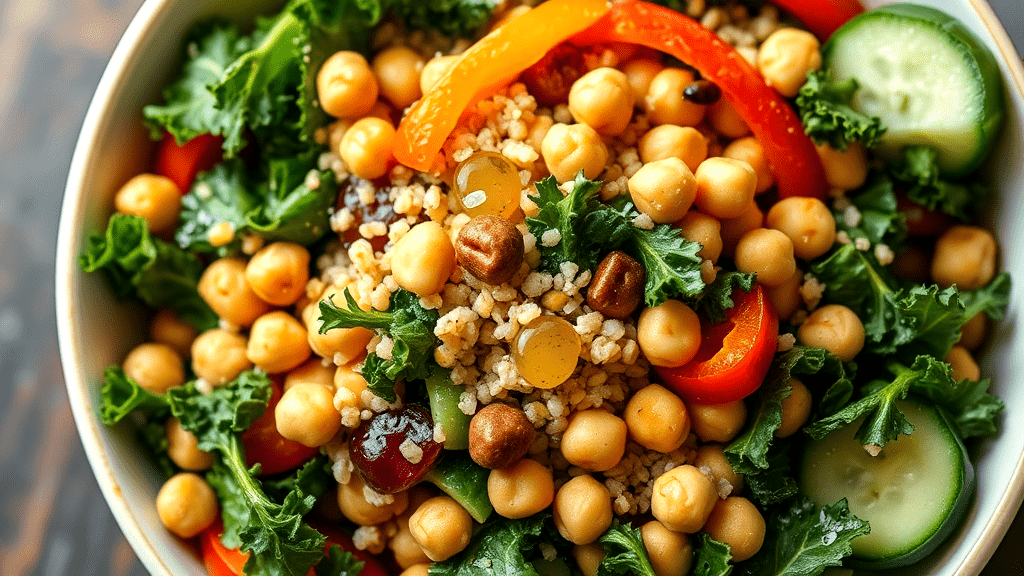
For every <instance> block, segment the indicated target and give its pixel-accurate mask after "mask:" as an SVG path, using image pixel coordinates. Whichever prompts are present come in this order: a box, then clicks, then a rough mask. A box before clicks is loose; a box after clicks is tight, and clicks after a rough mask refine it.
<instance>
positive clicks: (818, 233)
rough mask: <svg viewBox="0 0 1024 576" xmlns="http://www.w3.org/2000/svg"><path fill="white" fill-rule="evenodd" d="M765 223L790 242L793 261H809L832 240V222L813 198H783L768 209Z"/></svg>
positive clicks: (833, 228) (818, 254) (834, 239)
mask: <svg viewBox="0 0 1024 576" xmlns="http://www.w3.org/2000/svg"><path fill="white" fill-rule="evenodd" d="M765 223H766V224H767V226H768V227H769V228H774V229H775V230H778V231H780V232H782V233H783V234H785V235H786V236H788V237H789V239H790V240H792V241H793V253H794V254H795V255H796V257H797V258H802V259H804V260H813V259H815V258H817V257H818V256H821V255H822V254H824V253H826V252H828V251H829V250H830V249H831V248H832V244H834V243H835V241H836V220H835V218H834V217H833V216H832V212H831V211H830V210H829V209H828V206H825V203H824V202H822V201H821V200H818V199H817V198H801V197H797V196H794V197H792V198H784V199H782V200H779V201H778V202H776V203H775V205H774V206H772V207H771V208H770V209H769V210H768V215H767V217H766V218H765Z"/></svg>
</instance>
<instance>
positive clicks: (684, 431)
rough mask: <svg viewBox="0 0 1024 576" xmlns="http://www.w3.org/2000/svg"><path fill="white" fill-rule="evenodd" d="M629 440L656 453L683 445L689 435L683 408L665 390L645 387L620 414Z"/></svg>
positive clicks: (684, 407)
mask: <svg viewBox="0 0 1024 576" xmlns="http://www.w3.org/2000/svg"><path fill="white" fill-rule="evenodd" d="M623 418H624V419H625V421H626V427H627V428H628V429H629V437H630V438H631V439H632V440H633V441H634V442H636V443H637V444H639V445H641V446H643V447H644V448H647V449H648V450H655V451H657V452H665V453H668V452H671V451H673V450H675V449H677V448H679V447H680V446H682V445H683V442H685V441H686V436H687V435H688V434H689V433H690V417H689V415H688V414H687V413H686V405H685V404H683V401H682V400H680V399H679V397H678V396H676V395H675V394H673V393H672V392H671V391H670V390H669V389H668V388H665V387H663V386H659V385H657V384H649V385H647V386H645V387H643V388H641V389H640V390H637V392H636V394H633V397H632V398H630V399H629V403H628V404H626V410H625V412H624V413H623Z"/></svg>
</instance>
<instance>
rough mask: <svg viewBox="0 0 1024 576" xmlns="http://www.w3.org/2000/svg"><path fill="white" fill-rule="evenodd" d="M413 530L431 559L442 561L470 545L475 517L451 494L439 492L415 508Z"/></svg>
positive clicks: (412, 519)
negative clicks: (446, 494) (438, 494)
mask: <svg viewBox="0 0 1024 576" xmlns="http://www.w3.org/2000/svg"><path fill="white" fill-rule="evenodd" d="M409 531H410V532H412V537H413V538H415V539H416V542H417V543H418V544H419V545H420V547H421V548H423V552H424V553H425V554H426V555H427V556H428V557H429V558H430V559H431V560H433V561H434V562H442V561H444V560H447V559H448V558H451V557H452V556H454V555H456V554H458V553H459V552H462V551H463V550H464V549H465V548H466V546H468V545H469V538H470V536H471V535H472V532H473V518H472V517H470V515H469V512H466V509H465V508H463V507H462V505H460V504H459V503H458V502H456V501H455V500H454V499H453V498H451V497H450V496H435V497H434V498H431V499H430V500H427V501H426V502H424V503H423V504H420V507H419V508H417V509H416V511H415V512H413V514H412V516H411V517H410V518H409Z"/></svg>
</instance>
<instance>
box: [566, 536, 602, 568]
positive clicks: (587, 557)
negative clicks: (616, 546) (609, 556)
mask: <svg viewBox="0 0 1024 576" xmlns="http://www.w3.org/2000/svg"><path fill="white" fill-rule="evenodd" d="M604 556H605V552H604V546H602V545H600V544H598V543H597V542H591V543H590V544H583V545H582V546H581V545H579V544H577V545H575V546H573V547H572V557H573V559H574V560H576V565H577V566H579V568H580V572H583V576H597V567H598V566H600V565H601V561H602V560H604Z"/></svg>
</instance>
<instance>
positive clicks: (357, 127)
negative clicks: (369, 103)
mask: <svg viewBox="0 0 1024 576" xmlns="http://www.w3.org/2000/svg"><path fill="white" fill-rule="evenodd" d="M394 147H395V127H394V126H392V125H391V122H389V121H387V120H381V119H380V118H371V117H369V116H368V117H366V118H360V119H359V120H356V122H355V124H353V125H352V127H351V128H349V129H348V130H346V131H345V136H343V137H342V139H341V146H340V149H341V159H342V160H344V161H345V165H346V166H348V169H349V171H350V172H352V174H355V175H356V176H358V177H359V178H364V179H366V180H373V179H374V178H380V177H381V176H383V175H385V174H387V172H388V167H389V166H390V165H391V160H392V151H393V150H394Z"/></svg>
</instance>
